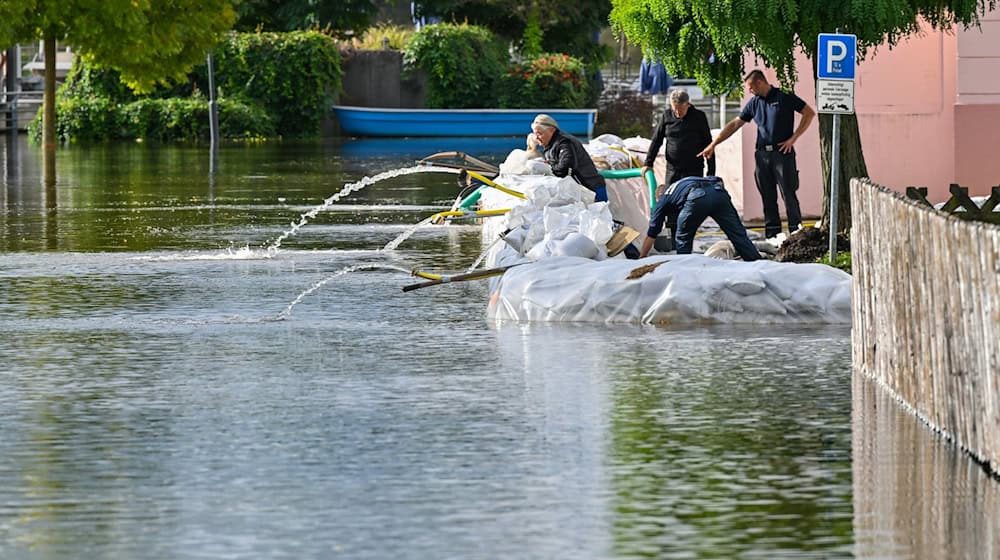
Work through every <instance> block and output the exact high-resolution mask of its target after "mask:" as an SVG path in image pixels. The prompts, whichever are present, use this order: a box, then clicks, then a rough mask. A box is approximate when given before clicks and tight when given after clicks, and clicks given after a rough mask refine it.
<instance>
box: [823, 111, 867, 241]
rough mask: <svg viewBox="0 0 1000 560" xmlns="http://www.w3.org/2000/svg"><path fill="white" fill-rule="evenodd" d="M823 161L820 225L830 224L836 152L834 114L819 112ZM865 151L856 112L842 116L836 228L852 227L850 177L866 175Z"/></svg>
mask: <svg viewBox="0 0 1000 560" xmlns="http://www.w3.org/2000/svg"><path fill="white" fill-rule="evenodd" d="M819 145H820V163H821V166H822V169H823V221H822V223H821V224H820V228H821V229H824V230H827V231H829V228H830V157H831V154H832V153H833V115H828V114H821V115H819ZM867 176H868V166H867V165H865V153H864V150H863V149H862V147H861V131H860V130H859V129H858V117H857V115H841V116H840V166H839V168H838V171H837V225H836V226H837V227H836V229H835V231H837V232H846V233H848V234H849V233H850V230H851V187H850V184H851V178H852V177H867Z"/></svg>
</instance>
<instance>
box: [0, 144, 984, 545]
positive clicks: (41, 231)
mask: <svg viewBox="0 0 1000 560" xmlns="http://www.w3.org/2000/svg"><path fill="white" fill-rule="evenodd" d="M0 152H2V153H3V154H5V155H4V158H5V159H4V160H3V162H4V166H5V173H4V175H3V176H4V177H5V179H4V181H5V182H4V185H3V189H2V192H3V200H2V201H3V207H2V210H0V340H2V341H3V343H2V344H0V364H2V367H0V426H2V428H3V429H2V430H0V558H3V559H4V560H6V559H8V558H12V559H21V558H28V559H31V558H45V559H53V560H70V559H72V560H77V559H81V558H83V559H90V558H95V559H96V558H130V559H131V558H139V559H173V558H295V559H300V558H352V559H361V560H366V559H383V558H392V559H407V558H414V559H426V558H518V559H536V558H537V559H551V558H581V559H617V558H622V559H625V558H768V559H770V558H796V559H798V558H851V557H858V558H871V559H874V558H994V557H996V556H997V555H996V554H995V553H996V551H997V536H996V530H995V527H996V524H995V519H996V518H997V515H996V514H997V500H998V499H997V496H996V494H997V483H996V482H995V481H991V480H990V479H988V478H984V477H983V475H982V473H981V471H979V470H978V469H977V468H976V467H974V466H971V465H970V463H969V462H968V461H966V460H964V457H962V456H961V455H956V454H954V453H953V452H952V451H951V450H950V448H948V447H947V446H942V445H940V444H939V442H936V441H934V437H932V436H930V435H929V434H927V433H926V431H923V428H922V427H919V426H917V425H916V424H915V423H913V422H909V423H907V422H906V421H905V419H904V420H899V419H897V418H896V417H895V416H892V414H891V411H892V410H893V408H892V407H891V406H889V405H887V404H879V405H878V406H877V407H876V406H874V405H872V404H869V403H870V402H871V401H867V400H866V401H859V398H862V397H864V398H868V396H869V395H868V393H866V392H865V391H863V390H859V389H858V388H857V387H855V390H854V400H853V407H854V410H853V418H852V397H851V392H852V381H851V378H850V375H851V373H850V339H849V330H848V329H846V328H843V327H839V326H837V327H818V328H809V327H787V328H786V327H782V326H780V325H773V326H766V327H764V326H739V327H696V328H687V329H677V330H671V329H664V328H658V327H649V326H629V325H614V326H609V325H574V324H562V325H560V324H555V325H545V324H526V325H518V324H502V325H492V324H488V323H486V322H485V320H484V310H485V298H486V292H485V287H484V283H475V282H466V283H461V284H454V285H444V286H438V287H434V288H428V289H425V290H418V291H415V292H411V293H406V294H404V293H402V292H401V288H402V287H403V286H404V285H406V284H409V283H411V282H412V281H413V279H412V278H410V277H407V276H404V275H403V274H402V273H401V272H400V271H405V270H411V269H413V268H420V269H424V270H435V271H460V270H466V269H467V268H468V267H469V265H470V263H471V262H473V261H474V260H475V259H476V257H477V256H478V255H479V254H480V253H481V250H482V242H481V239H480V236H479V231H478V229H477V228H476V227H472V226H468V225H452V226H433V227H432V226H428V227H423V228H419V229H414V228H413V225H414V224H416V223H417V222H418V221H420V220H421V219H422V218H425V217H426V216H428V215H429V214H430V213H433V211H434V210H435V209H439V208H442V207H447V206H449V205H450V204H451V201H452V200H454V197H455V194H456V189H457V186H456V185H455V183H454V177H453V176H452V175H437V174H428V173H423V174H418V175H411V176H406V177H397V178H393V179H389V180H386V181H383V182H380V183H378V184H377V185H371V186H370V187H368V188H366V189H364V190H363V191H360V192H356V193H353V194H351V195H350V197H348V198H346V199H345V200H342V201H338V202H337V204H334V205H332V207H331V208H330V209H328V211H325V212H322V213H319V214H317V215H316V216H315V217H314V219H310V221H309V223H308V225H307V226H306V227H303V228H302V229H301V231H299V232H298V234H297V235H295V236H294V237H289V238H288V239H286V240H285V242H284V243H283V244H282V251H280V252H279V253H278V254H277V255H275V256H274V258H263V255H264V254H265V251H263V250H262V249H259V248H260V247H262V244H263V243H264V241H265V240H267V239H274V238H275V237H277V236H278V235H280V234H281V233H282V232H284V231H287V229H288V227H289V224H291V223H293V222H294V221H295V220H296V219H299V217H300V216H301V215H302V212H303V211H304V209H305V210H308V209H310V208H314V207H316V206H317V205H318V204H321V203H322V202H323V201H324V200H325V199H326V198H327V197H329V196H330V195H331V194H332V193H335V192H337V190H338V189H340V188H342V187H343V186H344V185H345V184H348V183H352V182H357V181H359V180H362V179H363V177H364V176H370V175H374V174H377V173H382V172H386V171H390V170H392V169H395V168H400V167H407V166H410V165H412V160H411V159H409V157H408V156H405V157H404V156H393V155H392V154H384V155H382V156H380V157H378V158H373V159H372V160H367V161H366V160H363V159H352V160H350V161H348V159H350V158H345V157H344V154H342V153H341V151H340V147H339V145H338V144H327V143H323V142H315V143H308V142H306V143H275V144H266V145H261V146H224V147H223V149H222V150H221V151H220V154H219V161H218V165H217V173H216V175H215V176H214V178H212V179H211V180H209V177H208V175H207V172H208V167H209V165H210V162H209V161H208V154H207V150H205V149H200V148H179V147H164V146H159V147H153V146H142V145H104V146H97V147H89V148H87V147H69V148H64V149H62V150H60V152H59V158H60V160H59V170H60V171H59V172H60V176H59V182H58V184H57V185H56V187H55V189H56V190H55V195H54V196H53V195H52V194H51V193H49V192H46V191H45V189H44V187H42V186H41V185H42V182H41V179H40V171H39V169H38V168H39V167H40V161H41V158H40V154H39V153H38V150H37V148H35V147H32V146H28V145H26V144H22V145H20V146H19V148H18V150H17V153H16V154H13V152H12V151H10V150H3V151H0ZM473 155H476V156H483V155H488V154H479V153H475V154H473ZM494 156H495V154H494ZM36 158H37V162H39V163H36V162H35V159H36ZM394 158H395V159H394ZM52 201H55V207H54V208H53V207H52ZM411 233H412V234H413V235H412V237H411V238H409V239H408V240H407V242H406V243H405V244H403V245H401V246H399V247H398V248H397V249H396V250H394V251H380V249H381V248H383V247H385V246H386V245H387V244H389V243H390V242H392V241H394V240H398V239H400V238H402V237H404V236H407V235H409V234H411ZM349 269H351V270H354V272H351V273H343V274H340V271H344V270H349ZM303 294H307V295H308V297H301V298H299V296H302V295H303ZM290 302H296V303H295V304H294V313H293V314H291V315H288V316H287V317H286V319H287V320H285V321H274V320H272V319H273V318H274V317H275V316H277V315H278V314H280V313H282V310H287V309H289V308H290ZM855 383H856V382H855ZM890 404H891V403H890ZM887 412H890V415H889V416H886V413H887ZM887 418H890V419H892V422H889V420H887ZM852 426H853V434H852ZM977 545H978V546H979V548H976V546H977Z"/></svg>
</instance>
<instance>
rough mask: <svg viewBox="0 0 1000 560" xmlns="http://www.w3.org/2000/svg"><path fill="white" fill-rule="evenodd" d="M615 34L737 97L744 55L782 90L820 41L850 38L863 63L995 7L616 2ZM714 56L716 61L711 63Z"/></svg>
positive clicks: (828, 1)
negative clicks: (878, 50)
mask: <svg viewBox="0 0 1000 560" xmlns="http://www.w3.org/2000/svg"><path fill="white" fill-rule="evenodd" d="M612 6H613V7H612V11H611V22H612V25H613V26H614V28H615V30H616V31H617V32H620V33H623V34H624V35H625V36H626V37H627V38H628V39H629V40H630V41H633V42H635V43H638V44H639V45H641V46H642V47H643V49H644V50H645V51H646V52H647V53H649V54H651V55H654V56H657V57H659V58H661V59H663V61H664V62H665V63H666V65H667V67H668V69H669V70H670V71H671V72H672V73H675V74H677V73H680V74H685V75H689V76H693V77H695V78H697V79H698V80H699V83H700V84H701V85H702V86H703V87H705V88H707V89H708V90H709V91H711V92H713V93H726V92H730V91H732V90H738V89H739V86H740V83H741V81H742V75H741V74H742V73H743V71H744V68H743V55H744V52H745V51H750V52H752V53H753V54H755V55H756V56H758V57H759V58H760V59H761V60H762V61H763V63H764V64H765V65H767V66H769V67H771V68H773V69H774V70H775V72H776V73H777V75H778V78H779V81H780V82H781V83H782V84H786V85H790V84H791V83H793V82H794V81H795V79H796V75H795V58H794V57H795V53H796V51H797V50H798V49H802V50H804V51H805V52H806V54H808V55H809V56H810V57H812V56H813V54H814V52H815V50H816V36H817V35H818V34H819V33H833V32H836V31H838V30H839V31H840V32H841V33H852V34H855V35H857V37H858V50H859V57H860V58H862V59H863V58H864V57H865V56H867V55H868V54H869V51H870V50H871V49H872V48H874V47H877V46H878V45H881V44H883V43H886V42H887V43H888V44H889V45H890V46H892V45H895V44H897V43H898V42H899V41H900V40H901V39H903V38H905V37H906V36H908V35H910V34H912V33H914V32H916V31H918V30H919V28H920V24H921V21H924V22H927V23H928V24H930V25H931V26H932V27H935V28H948V27H951V26H953V25H965V26H968V25H974V24H977V23H978V19H979V16H980V15H981V14H982V13H983V12H984V10H986V9H993V8H995V7H996V0H955V1H951V2H945V1H940V0H922V1H907V0H837V1H832V0H612ZM712 54H714V55H715V56H714V61H710V56H711V55H712Z"/></svg>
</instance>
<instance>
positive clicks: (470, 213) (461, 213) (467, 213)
mask: <svg viewBox="0 0 1000 560" xmlns="http://www.w3.org/2000/svg"><path fill="white" fill-rule="evenodd" d="M507 212H510V208H494V209H493V210H448V211H447V212H438V213H437V214H434V215H433V216H431V221H434V222H436V221H438V220H440V219H441V218H458V217H462V218H471V217H475V216H481V217H484V216H503V215H504V214H506V213H507Z"/></svg>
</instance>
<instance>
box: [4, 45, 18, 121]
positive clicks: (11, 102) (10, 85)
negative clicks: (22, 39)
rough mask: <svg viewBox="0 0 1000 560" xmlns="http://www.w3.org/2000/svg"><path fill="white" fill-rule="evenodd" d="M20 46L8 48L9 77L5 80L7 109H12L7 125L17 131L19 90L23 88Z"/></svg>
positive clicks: (8, 115) (7, 69)
mask: <svg viewBox="0 0 1000 560" xmlns="http://www.w3.org/2000/svg"><path fill="white" fill-rule="evenodd" d="M19 48H20V47H12V48H9V49H7V68H6V71H7V79H6V81H5V83H6V86H7V92H6V93H8V94H13V95H8V96H7V100H6V101H7V110H8V111H10V112H9V113H8V114H7V126H8V128H9V129H10V130H13V131H14V132H15V133H16V132H17V92H18V91H19V90H20V89H21V84H20V79H19V76H18V74H19V70H20V68H21V56H20V52H18V49H19Z"/></svg>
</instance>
